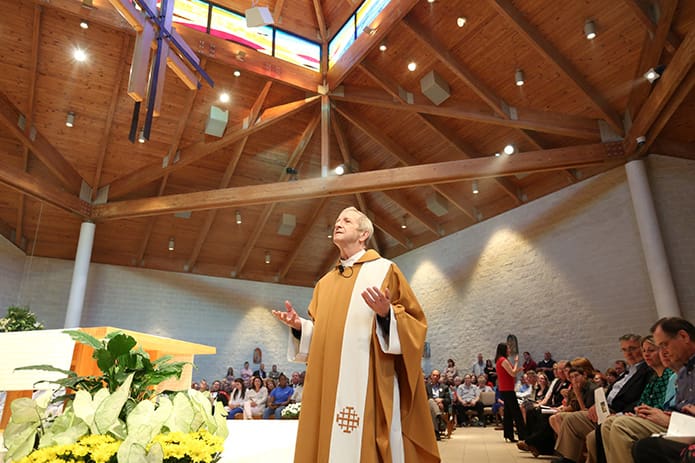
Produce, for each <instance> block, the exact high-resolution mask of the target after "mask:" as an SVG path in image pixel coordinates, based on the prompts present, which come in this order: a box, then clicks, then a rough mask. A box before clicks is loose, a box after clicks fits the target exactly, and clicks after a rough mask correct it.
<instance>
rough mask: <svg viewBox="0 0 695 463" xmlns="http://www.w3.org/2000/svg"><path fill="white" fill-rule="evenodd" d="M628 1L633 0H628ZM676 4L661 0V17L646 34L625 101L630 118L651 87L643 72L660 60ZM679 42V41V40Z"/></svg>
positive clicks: (673, 1) (668, 0)
mask: <svg viewBox="0 0 695 463" xmlns="http://www.w3.org/2000/svg"><path fill="white" fill-rule="evenodd" d="M629 2H630V3H632V2H633V0H629ZM677 6H678V0H663V1H662V3H661V18H660V19H659V23H658V24H657V26H656V29H655V31H654V33H653V34H647V37H645V39H644V45H643V46H642V52H641V53H640V62H639V65H638V67H637V69H636V72H635V77H634V79H633V80H632V88H631V90H630V96H629V97H628V102H627V110H626V113H627V116H626V117H627V118H629V119H630V120H632V119H633V118H634V116H635V114H637V113H638V112H639V109H640V108H641V107H642V104H644V101H645V100H646V99H647V96H649V91H650V90H651V89H652V86H651V84H650V83H649V82H648V81H647V79H645V78H644V74H645V73H646V72H647V71H648V70H649V69H650V68H652V67H654V66H656V65H657V64H658V63H660V62H661V56H662V52H663V49H664V45H665V43H666V36H667V33H668V31H669V30H670V29H671V23H672V22H673V18H674V15H675V12H676V7H677ZM679 43H680V41H679Z"/></svg>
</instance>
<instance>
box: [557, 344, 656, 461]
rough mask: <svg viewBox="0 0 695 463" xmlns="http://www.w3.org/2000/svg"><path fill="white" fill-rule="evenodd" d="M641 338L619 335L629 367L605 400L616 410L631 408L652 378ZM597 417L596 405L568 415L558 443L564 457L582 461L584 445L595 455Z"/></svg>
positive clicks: (627, 410) (613, 410)
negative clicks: (643, 356) (644, 357)
mask: <svg viewBox="0 0 695 463" xmlns="http://www.w3.org/2000/svg"><path fill="white" fill-rule="evenodd" d="M640 339H641V336H639V335H637V334H626V335H623V336H621V337H620V339H619V341H620V350H621V351H622V353H623V356H624V357H625V361H626V362H627V365H628V371H627V374H626V375H625V376H624V377H623V378H622V379H620V380H618V381H616V382H615V383H614V384H613V387H612V388H611V389H610V390H609V391H608V393H607V394H606V402H608V406H609V407H610V409H611V412H613V413H619V412H631V411H632V410H633V409H634V407H635V405H637V402H638V401H639V398H640V396H641V395H642V390H643V389H644V386H645V385H646V383H647V381H648V380H649V374H650V369H649V367H648V366H647V364H646V363H644V360H643V359H642V350H641V348H640ZM597 421H598V416H597V414H596V406H595V405H592V406H591V407H590V408H589V409H588V410H586V411H578V412H572V413H568V414H567V415H566V416H565V418H564V419H563V420H562V425H561V426H560V432H559V433H558V436H557V442H556V444H555V450H556V451H557V452H558V453H560V455H562V456H563V460H564V461H571V462H579V461H582V455H583V453H584V448H585V445H586V448H587V450H588V452H589V458H590V459H591V458H595V455H596V448H597V442H596V432H595V431H596V423H597ZM600 445H601V446H602V447H601V448H603V445H602V444H600ZM592 456H593V457H592Z"/></svg>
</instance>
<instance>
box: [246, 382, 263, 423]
mask: <svg viewBox="0 0 695 463" xmlns="http://www.w3.org/2000/svg"><path fill="white" fill-rule="evenodd" d="M267 399H268V389H266V387H265V386H264V385H263V380H262V379H261V378H259V377H258V376H254V377H253V378H252V380H251V387H250V388H248V389H246V396H245V397H244V419H245V420H252V419H253V415H262V414H263V410H265V402H266V400H267Z"/></svg>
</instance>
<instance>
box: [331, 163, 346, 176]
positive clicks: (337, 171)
mask: <svg viewBox="0 0 695 463" xmlns="http://www.w3.org/2000/svg"><path fill="white" fill-rule="evenodd" d="M334 172H335V174H336V175H343V174H344V173H345V165H343V164H340V165H339V166H338V167H336V168H335V171H334Z"/></svg>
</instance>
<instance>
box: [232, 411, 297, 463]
mask: <svg viewBox="0 0 695 463" xmlns="http://www.w3.org/2000/svg"><path fill="white" fill-rule="evenodd" d="M298 423H299V421H298V420H227V428H228V429H229V436H228V437H227V440H225V442H224V452H222V459H221V460H220V463H247V462H248V463H258V462H260V461H272V462H273V463H292V461H293V460H294V444H295V440H296V438H297V424H298Z"/></svg>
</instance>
